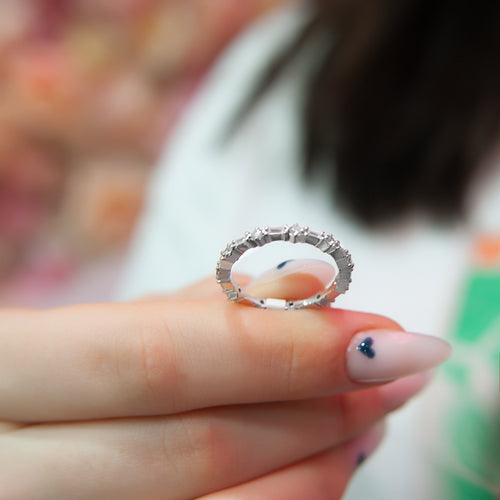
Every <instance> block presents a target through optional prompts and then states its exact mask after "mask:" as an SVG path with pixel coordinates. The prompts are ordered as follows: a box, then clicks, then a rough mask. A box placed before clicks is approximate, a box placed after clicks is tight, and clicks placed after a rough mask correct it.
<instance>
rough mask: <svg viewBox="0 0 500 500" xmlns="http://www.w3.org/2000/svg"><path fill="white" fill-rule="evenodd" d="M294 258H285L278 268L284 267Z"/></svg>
mask: <svg viewBox="0 0 500 500" xmlns="http://www.w3.org/2000/svg"><path fill="white" fill-rule="evenodd" d="M292 260H293V259H290V260H285V261H283V262H282V263H281V264H278V265H277V266H276V269H282V268H283V267H285V266H286V265H287V264H288V263H289V262H292Z"/></svg>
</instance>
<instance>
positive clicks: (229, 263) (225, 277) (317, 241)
mask: <svg viewBox="0 0 500 500" xmlns="http://www.w3.org/2000/svg"><path fill="white" fill-rule="evenodd" d="M274 241H288V242H290V243H306V244H308V245H312V246H314V247H316V248H317V249H319V250H321V251H322V252H323V253H325V254H327V255H329V256H330V257H331V258H332V259H334V261H335V263H336V264H337V268H338V273H337V276H336V277H335V280H334V281H333V283H332V284H331V285H330V286H329V287H328V288H325V289H324V290H322V291H320V292H318V293H316V294H314V295H312V296H311V297H308V298H306V299H301V300H284V299H275V298H261V297H254V296H252V295H248V294H247V293H246V292H245V290H244V289H243V288H241V286H239V285H238V284H237V283H235V282H234V281H233V280H232V278H231V270H232V267H233V265H234V264H235V263H236V262H237V261H238V259H239V258H240V257H241V256H242V255H243V254H244V253H245V252H246V251H247V250H250V249H251V248H257V247H262V246H264V245H267V244H268V243H272V242H274ZM353 268H354V264H353V262H352V259H351V254H350V253H349V252H348V251H347V250H346V249H344V248H342V247H341V246H340V243H339V242H338V241H337V240H336V239H335V238H334V237H333V236H332V235H331V234H329V233H325V232H322V233H317V232H316V231H311V230H310V229H309V228H308V227H302V226H299V225H298V224H294V225H293V226H280V227H265V228H264V229H260V228H259V227H258V228H256V229H255V230H254V231H253V232H251V233H249V232H247V233H245V234H244V235H243V237H241V238H239V239H237V240H233V241H232V242H231V243H229V244H228V245H227V246H226V248H225V249H224V250H223V251H222V252H221V256H220V259H219V262H217V266H216V278H217V283H220V285H221V287H222V290H223V292H224V293H225V294H226V295H227V298H228V299H229V300H232V301H234V302H246V303H250V304H252V305H254V306H257V307H262V308H264V309H288V310H293V309H303V308H305V307H329V305H330V303H332V302H333V301H334V300H335V299H336V298H337V296H339V295H340V294H343V293H345V292H346V291H347V290H348V289H349V284H350V283H351V273H352V270H353Z"/></svg>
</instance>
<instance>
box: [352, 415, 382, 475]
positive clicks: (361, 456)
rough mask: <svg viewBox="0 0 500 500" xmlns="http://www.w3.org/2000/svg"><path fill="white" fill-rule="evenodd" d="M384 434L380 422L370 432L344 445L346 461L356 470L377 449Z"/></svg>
mask: <svg viewBox="0 0 500 500" xmlns="http://www.w3.org/2000/svg"><path fill="white" fill-rule="evenodd" d="M384 434H385V422H384V421H383V420H381V421H380V422H378V423H376V424H375V425H374V426H373V427H371V428H370V430H368V431H366V432H364V433H363V434H361V435H360V436H358V437H356V438H354V439H353V440H351V441H349V442H348V443H346V452H347V459H348V461H349V463H351V464H352V468H353V469H357V468H358V467H359V466H360V465H361V464H362V463H363V462H364V461H365V460H366V459H367V458H368V457H369V456H370V455H371V454H372V453H373V452H374V451H375V450H376V449H377V447H378V445H379V444H380V443H381V441H382V439H383V437H384Z"/></svg>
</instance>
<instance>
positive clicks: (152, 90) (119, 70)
mask: <svg viewBox="0 0 500 500" xmlns="http://www.w3.org/2000/svg"><path fill="white" fill-rule="evenodd" d="M285 1H286V0H245V1H244V2H234V1H233V0H217V1H213V0H121V1H120V2H110V1H109V0H2V1H1V2H0V74H1V78H0V306H12V305H18V306H40V307H48V306H54V305H62V304H67V303H72V302H78V301H97V300H106V299H108V298H110V296H111V294H112V290H113V287H114V284H115V282H116V279H117V277H118V275H119V272H120V269H121V266H122V263H123V257H124V254H125V252H126V248H127V243H128V241H129V237H130V235H131V232H132V230H133V227H134V224H135V221H136V218H137V215H138V213H139V212H140V209H141V205H142V202H143V197H144V190H145V186H146V183H147V180H148V176H149V174H150V172H151V169H152V167H153V166H154V165H155V162H156V159H157V157H158V155H159V153H160V151H161V149H162V146H163V144H164V142H165V141H166V140H168V134H169V131H170V130H171V128H172V126H173V125H174V124H175V122H176V120H177V119H178V118H179V116H180V115H181V113H182V110H183V108H184V107H185V106H186V104H187V103H188V102H189V100H190V98H191V97H192V96H193V94H194V93H195V92H196V89H197V86H198V85H199V84H200V82H201V81H202V79H203V76H204V75H205V74H206V72H207V70H209V68H210V65H211V64H212V62H213V61H214V59H215V58H216V57H217V55H218V54H219V53H220V51H221V50H223V49H224V47H225V46H226V44H228V42H230V41H231V39H232V38H233V37H235V36H236V35H237V34H238V33H239V32H240V31H242V30H243V29H244V28H245V26H247V25H248V24H249V23H251V22H252V21H254V20H255V19H256V18H257V17H259V16H262V15H263V14H264V13H266V12H268V11H269V10H271V9H273V8H275V7H277V6H278V4H283V3H284V2H285Z"/></svg>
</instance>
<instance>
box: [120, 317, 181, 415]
mask: <svg viewBox="0 0 500 500" xmlns="http://www.w3.org/2000/svg"><path fill="white" fill-rule="evenodd" d="M135 333H136V335H135V339H134V342H133V343H132V346H131V358H132V361H131V363H130V369H129V370H127V372H128V375H127V377H130V378H131V379H132V387H135V390H136V393H137V396H138V397H139V398H140V399H143V400H144V399H145V400H147V401H149V402H151V403H154V404H158V402H159V401H166V402H168V406H169V410H171V411H175V409H176V407H177V397H176V396H177V395H178V394H179V385H180V379H181V374H180V371H179V367H178V360H177V357H176V354H175V353H176V347H175V340H174V338H173V336H172V334H171V331H170V328H169V325H168V322H167V321H166V319H165V318H164V317H161V316H160V317H157V318H153V319H152V321H151V322H149V323H148V324H142V325H139V326H138V327H137V329H136V332H135ZM124 362H127V361H126V356H125V361H124ZM121 371H125V370H121ZM166 395H168V398H166V397H165V396H166Z"/></svg>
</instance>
